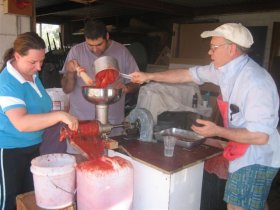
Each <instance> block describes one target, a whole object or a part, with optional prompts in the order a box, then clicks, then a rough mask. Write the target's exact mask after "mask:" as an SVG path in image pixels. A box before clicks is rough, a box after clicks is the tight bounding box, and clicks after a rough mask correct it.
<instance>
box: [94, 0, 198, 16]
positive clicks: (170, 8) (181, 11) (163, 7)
mask: <svg viewBox="0 0 280 210" xmlns="http://www.w3.org/2000/svg"><path fill="white" fill-rule="evenodd" d="M98 2H100V3H101V2H104V3H106V2H110V3H112V4H116V5H120V4H122V6H123V7H130V8H135V9H142V10H146V11H150V12H157V13H164V14H168V15H172V16H184V17H193V10H192V9H191V8H190V7H186V6H182V5H175V4H170V3H166V2H162V1H157V0H153V1H151V0H141V1H136V0H98Z"/></svg>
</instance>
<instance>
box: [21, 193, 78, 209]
mask: <svg viewBox="0 0 280 210" xmlns="http://www.w3.org/2000/svg"><path fill="white" fill-rule="evenodd" d="M16 203H17V210H44V209H42V208H40V207H38V206H37V205H36V200H35V193H34V191H32V192H28V193H24V194H20V195H18V196H17V198H16ZM57 210H76V205H75V204H72V205H71V206H68V207H66V208H62V209H57Z"/></svg>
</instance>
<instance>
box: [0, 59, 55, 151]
mask: <svg viewBox="0 0 280 210" xmlns="http://www.w3.org/2000/svg"><path fill="white" fill-rule="evenodd" d="M33 80H34V83H33V82H28V81H26V80H25V79H24V78H23V77H22V76H21V75H20V74H19V72H18V71H17V70H16V69H14V67H13V66H12V65H11V64H10V61H8V62H7V67H6V68H5V69H4V70H3V71H2V72H1V74H0V122H1V123H0V148H20V147H27V146H32V145H35V144H38V143H40V142H41V141H42V133H43V130H39V131H34V132H20V131H19V130H17V129H16V128H15V127H14V126H13V124H12V123H11V122H10V120H9V118H8V117H7V115H6V114H5V112H6V111H8V110H11V109H15V108H20V107H22V108H25V109H26V110H27V112H28V113H29V114H40V113H47V112H50V111H51V108H52V102H51V99H50V97H49V95H48V94H47V92H46V91H45V89H44V87H43V85H42V84H41V82H40V80H39V78H38V76H37V75H34V76H33Z"/></svg>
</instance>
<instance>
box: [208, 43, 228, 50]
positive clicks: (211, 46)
mask: <svg viewBox="0 0 280 210" xmlns="http://www.w3.org/2000/svg"><path fill="white" fill-rule="evenodd" d="M226 44H229V43H223V44H217V45H215V44H210V50H212V51H215V50H216V49H217V48H219V47H221V46H224V45H226Z"/></svg>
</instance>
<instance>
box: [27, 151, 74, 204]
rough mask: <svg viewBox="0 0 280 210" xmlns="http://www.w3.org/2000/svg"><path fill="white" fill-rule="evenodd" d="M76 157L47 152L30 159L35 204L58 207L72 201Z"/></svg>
mask: <svg viewBox="0 0 280 210" xmlns="http://www.w3.org/2000/svg"><path fill="white" fill-rule="evenodd" d="M75 166H76V159H75V157H74V156H72V155H68V154H60V153H56V154H48V155H42V156H39V157H37V158H34V159H33V160H32V161H31V167H30V169H31V172H32V173H33V180H34V188H35V198H36V204H37V205H38V206H39V207H41V208H44V209H60V208H65V207H67V206H69V205H71V204H72V203H73V202H74V195H75V191H76V190H75V189H76V170H75Z"/></svg>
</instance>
